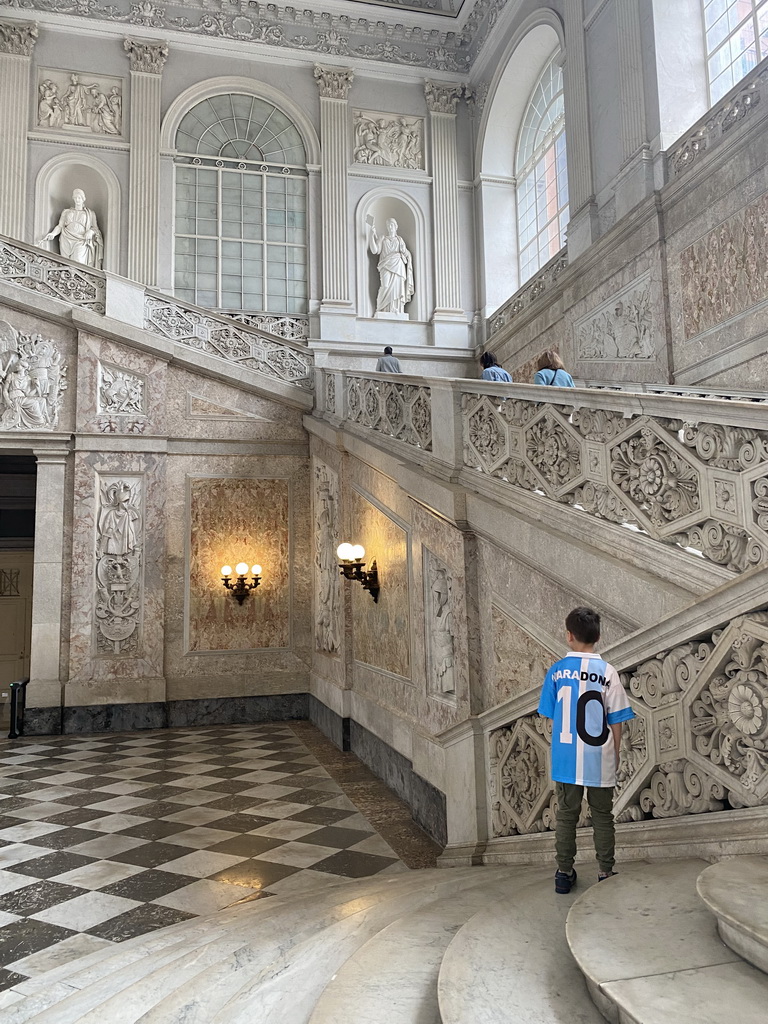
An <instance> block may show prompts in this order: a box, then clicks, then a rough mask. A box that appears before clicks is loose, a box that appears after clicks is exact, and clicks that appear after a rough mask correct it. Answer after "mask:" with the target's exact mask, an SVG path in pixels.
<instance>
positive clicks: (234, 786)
mask: <svg viewBox="0 0 768 1024" xmlns="http://www.w3.org/2000/svg"><path fill="white" fill-rule="evenodd" d="M205 774H206V775H213V772H206V773H205ZM241 774H245V773H244V772H242V771H241ZM252 788H253V780H250V779H218V780H217V781H216V782H209V783H208V789H209V790H210V791H211V792H216V793H222V794H224V793H228V794H231V795H232V796H237V794H238V793H242V791H243V790H244V789H252Z"/></svg>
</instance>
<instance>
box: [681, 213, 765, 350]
mask: <svg viewBox="0 0 768 1024" xmlns="http://www.w3.org/2000/svg"><path fill="white" fill-rule="evenodd" d="M680 268H681V269H680V272H681V279H682V280H681V286H682V296H683V327H684V331H685V337H686V339H687V338H692V337H694V336H695V335H697V334H701V332H702V331H706V330H708V329H709V328H711V327H715V326H717V325H718V324H721V323H723V322H724V321H726V320H728V319H729V318H730V317H732V316H736V315H737V314H738V313H742V312H744V310H747V309H749V308H750V307H751V306H754V305H756V304H757V303H758V302H763V301H764V300H765V299H768V270H767V269H766V268H768V193H765V194H764V195H762V196H761V197H760V198H759V199H758V200H757V202H755V203H752V204H751V205H750V206H747V207H746V208H745V209H743V210H739V212H738V213H737V214H736V215H735V216H733V217H731V218H730V219H729V220H726V221H724V222H723V223H722V224H719V225H718V226H717V227H716V228H713V229H712V230H711V231H709V232H707V234H706V235H703V236H702V237H701V238H699V239H698V240H697V241H695V242H694V243H693V244H692V245H689V246H688V248H687V249H684V250H683V252H682V253H681V254H680Z"/></svg>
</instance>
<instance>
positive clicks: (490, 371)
mask: <svg viewBox="0 0 768 1024" xmlns="http://www.w3.org/2000/svg"><path fill="white" fill-rule="evenodd" d="M480 365H481V366H482V368H483V372H482V374H481V377H482V378H483V380H495V381H501V382H502V383H504V384H511V383H512V378H511V377H510V375H509V374H508V373H507V371H506V370H505V369H504V367H503V366H499V361H498V359H497V358H496V356H495V355H494V354H493V352H483V354H482V355H481V356H480Z"/></svg>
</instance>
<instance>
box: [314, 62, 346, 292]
mask: <svg viewBox="0 0 768 1024" xmlns="http://www.w3.org/2000/svg"><path fill="white" fill-rule="evenodd" d="M354 77H355V75H354V72H353V71H351V70H349V69H346V68H327V67H323V66H322V65H320V64H316V65H315V79H316V81H317V86H318V89H319V90H320V141H321V146H322V210H323V232H322V238H323V305H324V306H326V307H328V306H331V307H337V308H338V307H350V306H351V304H352V303H351V301H350V297H349V266H348V246H347V167H348V166H349V108H348V105H347V97H348V96H349V90H350V87H351V85H352V81H353V79H354Z"/></svg>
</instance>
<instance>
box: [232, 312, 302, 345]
mask: <svg viewBox="0 0 768 1024" xmlns="http://www.w3.org/2000/svg"><path fill="white" fill-rule="evenodd" d="M214 312H216V313H217V314H218V315H219V316H225V317H227V318H228V319H229V320H235V321H237V323H239V324H246V326H248V327H255V328H257V329H258V330H260V331H266V332H267V333H268V334H274V335H276V336H277V337H278V338H283V339H284V340H285V341H299V342H301V341H306V340H307V338H309V317H307V316H298V315H293V314H291V315H288V314H285V316H281V315H280V314H278V313H240V312H236V311H227V310H221V309H217V310H215V311H214Z"/></svg>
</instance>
